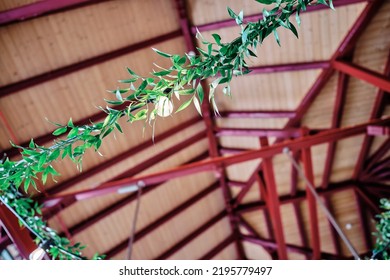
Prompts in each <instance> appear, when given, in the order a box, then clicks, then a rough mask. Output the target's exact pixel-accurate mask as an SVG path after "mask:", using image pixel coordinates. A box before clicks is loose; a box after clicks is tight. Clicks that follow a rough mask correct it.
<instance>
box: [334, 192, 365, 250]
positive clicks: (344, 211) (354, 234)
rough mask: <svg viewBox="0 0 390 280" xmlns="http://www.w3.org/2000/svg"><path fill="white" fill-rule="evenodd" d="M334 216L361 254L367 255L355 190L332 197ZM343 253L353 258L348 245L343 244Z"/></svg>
mask: <svg viewBox="0 0 390 280" xmlns="http://www.w3.org/2000/svg"><path fill="white" fill-rule="evenodd" d="M330 200H331V204H332V207H333V212H334V216H335V217H336V220H337V222H338V224H339V225H340V227H341V229H342V230H343V232H344V233H345V235H346V236H347V238H348V239H349V240H350V242H351V243H352V245H353V246H354V247H355V249H356V250H357V251H358V252H359V253H365V252H366V248H365V243H364V241H363V240H364V236H363V229H362V227H361V223H360V220H359V214H358V213H359V211H358V206H357V203H356V198H355V193H354V191H353V190H347V191H343V192H338V193H335V194H333V195H331V197H330ZM341 246H342V252H343V254H344V255H346V256H352V254H351V253H350V252H349V251H348V249H347V247H346V245H345V244H344V243H343V242H341Z"/></svg>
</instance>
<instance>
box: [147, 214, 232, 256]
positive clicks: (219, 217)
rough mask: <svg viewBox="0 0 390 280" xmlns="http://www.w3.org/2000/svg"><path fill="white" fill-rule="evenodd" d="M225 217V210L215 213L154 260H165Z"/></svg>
mask: <svg viewBox="0 0 390 280" xmlns="http://www.w3.org/2000/svg"><path fill="white" fill-rule="evenodd" d="M224 217H226V210H223V211H222V212H220V213H219V214H217V215H215V216H214V217H212V218H211V219H209V220H208V221H207V222H206V223H204V224H203V225H202V226H200V227H199V228H197V229H196V230H194V231H193V232H191V233H190V234H189V235H187V236H186V237H184V238H183V239H181V240H180V241H179V242H178V243H176V244H175V245H174V246H172V247H171V248H169V249H168V250H166V251H165V252H163V253H162V254H160V255H159V256H158V257H157V258H155V259H156V260H165V259H167V258H169V257H170V256H172V255H173V254H175V253H176V252H178V251H179V250H180V249H182V248H184V247H185V246H186V245H187V244H188V243H190V242H191V241H193V240H194V239H195V238H197V237H198V236H199V235H201V234H202V233H203V232H205V231H206V230H207V229H209V228H210V227H212V226H213V225H215V224H216V223H217V222H219V221H220V220H222V218H224Z"/></svg>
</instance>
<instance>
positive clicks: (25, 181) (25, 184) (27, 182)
mask: <svg viewBox="0 0 390 280" xmlns="http://www.w3.org/2000/svg"><path fill="white" fill-rule="evenodd" d="M30 183H31V178H30V177H27V178H26V180H24V191H25V192H27V191H28V187H29V186H30Z"/></svg>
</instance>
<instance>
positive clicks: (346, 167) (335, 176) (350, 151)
mask: <svg viewBox="0 0 390 280" xmlns="http://www.w3.org/2000/svg"><path fill="white" fill-rule="evenodd" d="M362 142H363V136H355V137H351V138H346V139H343V140H340V141H338V142H337V148H336V154H335V160H334V163H333V168H332V172H331V176H330V181H331V182H340V181H343V180H348V179H351V178H352V173H353V170H354V167H355V164H356V161H357V158H358V156H359V153H358V152H356V151H359V150H360V147H361V146H362ZM357 149H358V150H357Z"/></svg>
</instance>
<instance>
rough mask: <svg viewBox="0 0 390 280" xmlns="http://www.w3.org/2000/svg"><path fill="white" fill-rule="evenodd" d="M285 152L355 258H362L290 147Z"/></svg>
mask: <svg viewBox="0 0 390 280" xmlns="http://www.w3.org/2000/svg"><path fill="white" fill-rule="evenodd" d="M283 153H284V154H286V155H287V157H288V158H289V159H290V161H291V163H292V164H293V166H294V168H295V169H296V170H297V171H298V174H299V176H301V177H302V179H303V180H304V181H305V183H306V185H307V187H308V189H309V190H310V192H311V193H312V194H313V196H314V198H315V199H316V201H317V203H318V204H319V205H320V208H321V209H322V211H323V212H324V213H325V215H326V217H327V218H328V220H329V222H330V223H331V224H332V226H333V227H334V229H335V230H336V232H337V233H338V235H339V236H340V237H341V239H342V240H343V242H344V243H345V245H346V246H347V248H348V250H349V251H350V252H351V254H352V255H353V257H354V258H355V260H360V257H359V254H358V253H357V251H356V249H355V248H354V246H353V245H352V243H351V242H350V240H349V239H348V237H347V236H346V235H345V234H344V232H343V230H342V229H341V227H340V226H339V224H338V223H337V222H336V219H335V218H334V217H333V215H332V214H331V213H330V211H329V209H328V208H327V207H326V206H325V204H324V203H323V202H322V200H321V198H320V196H319V195H318V193H317V192H316V190H315V187H314V186H313V184H312V183H311V182H310V181H309V180H308V179H307V177H306V176H305V174H304V173H303V171H302V168H301V167H300V166H299V164H298V163H297V161H296V160H295V159H294V158H293V157H292V156H291V154H290V149H289V148H288V147H285V148H284V149H283Z"/></svg>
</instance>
